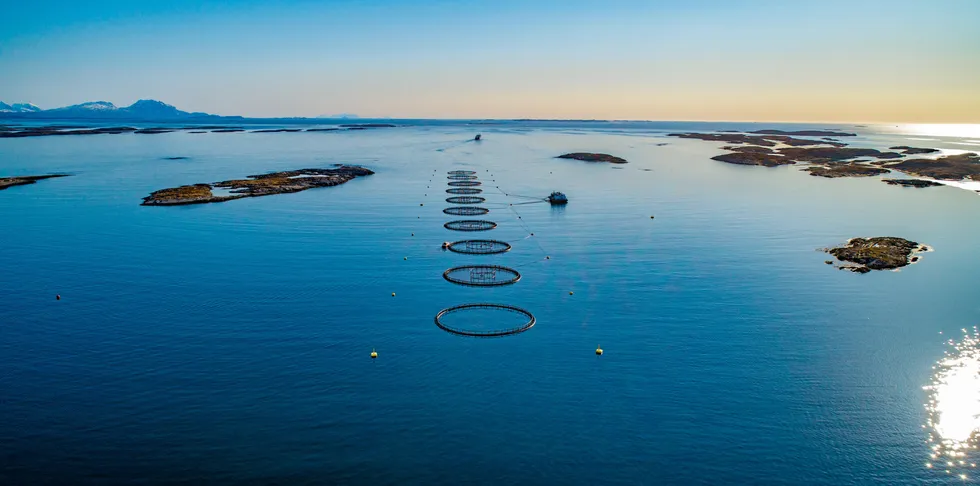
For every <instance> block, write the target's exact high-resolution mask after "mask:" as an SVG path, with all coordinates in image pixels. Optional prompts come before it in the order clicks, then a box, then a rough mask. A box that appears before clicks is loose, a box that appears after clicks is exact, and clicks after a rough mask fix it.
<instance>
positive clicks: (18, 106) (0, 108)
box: [0, 101, 41, 113]
mask: <svg viewBox="0 0 980 486" xmlns="http://www.w3.org/2000/svg"><path fill="white" fill-rule="evenodd" d="M38 111H41V109H40V108H38V107H36V106H34V105H32V104H30V103H14V104H12V105H8V104H6V103H4V102H2V101H0V113H35V112H38Z"/></svg>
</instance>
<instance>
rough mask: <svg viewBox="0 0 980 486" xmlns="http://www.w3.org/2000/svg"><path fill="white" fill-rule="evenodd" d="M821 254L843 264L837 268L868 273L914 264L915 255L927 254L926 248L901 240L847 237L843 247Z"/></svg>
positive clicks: (916, 258) (887, 237) (928, 249)
mask: <svg viewBox="0 0 980 486" xmlns="http://www.w3.org/2000/svg"><path fill="white" fill-rule="evenodd" d="M824 251H825V252H827V253H829V254H831V255H833V256H834V257H835V258H837V260H838V261H842V262H845V263H844V264H843V265H839V266H837V268H838V269H840V270H848V271H851V272H855V273H868V272H870V271H872V270H894V269H897V268H901V267H904V266H907V265H909V264H912V263H915V262H917V261H919V257H918V256H917V254H918V253H921V252H926V251H930V248H929V247H928V246H926V245H923V244H920V243H917V242H914V241H910V240H906V239H904V238H897V237H894V236H878V237H874V238H851V239H850V240H848V241H847V243H845V244H844V245H843V246H839V247H835V248H827V249H824ZM828 261H829V260H828ZM831 263H833V262H831Z"/></svg>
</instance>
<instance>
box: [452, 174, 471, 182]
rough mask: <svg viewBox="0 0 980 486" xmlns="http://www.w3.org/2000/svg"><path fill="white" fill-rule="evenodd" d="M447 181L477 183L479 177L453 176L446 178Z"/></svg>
mask: <svg viewBox="0 0 980 486" xmlns="http://www.w3.org/2000/svg"><path fill="white" fill-rule="evenodd" d="M446 179H449V180H454V181H475V180H476V179H477V177H476V176H475V175H462V174H453V175H451V176H446Z"/></svg>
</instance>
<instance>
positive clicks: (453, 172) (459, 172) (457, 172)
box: [446, 170, 476, 175]
mask: <svg viewBox="0 0 980 486" xmlns="http://www.w3.org/2000/svg"><path fill="white" fill-rule="evenodd" d="M446 173H447V174H449V175H473V174H476V171H475V170H451V171H449V172H446Z"/></svg>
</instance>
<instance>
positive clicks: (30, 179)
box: [0, 174, 70, 191]
mask: <svg viewBox="0 0 980 486" xmlns="http://www.w3.org/2000/svg"><path fill="white" fill-rule="evenodd" d="M69 175H70V174H47V175H39V176H14V177H0V191H2V190H4V189H7V188H8V187H14V186H26V185H28V184H35V183H37V181H41V180H44V179H51V178H54V177H68V176H69Z"/></svg>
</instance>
